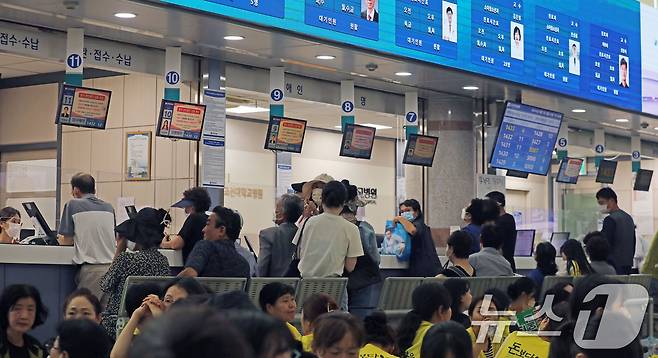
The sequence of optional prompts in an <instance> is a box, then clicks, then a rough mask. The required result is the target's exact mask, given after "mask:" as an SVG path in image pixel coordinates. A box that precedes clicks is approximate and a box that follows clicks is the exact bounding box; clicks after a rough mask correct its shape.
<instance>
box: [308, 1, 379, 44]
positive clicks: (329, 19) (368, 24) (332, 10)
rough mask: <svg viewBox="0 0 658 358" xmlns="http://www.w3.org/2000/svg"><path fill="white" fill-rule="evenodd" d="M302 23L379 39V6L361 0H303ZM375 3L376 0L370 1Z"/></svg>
mask: <svg viewBox="0 0 658 358" xmlns="http://www.w3.org/2000/svg"><path fill="white" fill-rule="evenodd" d="M305 1H306V10H305V15H304V23H306V24H307V25H311V26H316V27H321V28H323V29H329V30H332V31H338V32H342V33H345V34H350V35H354V36H358V37H363V38H366V39H370V40H377V39H379V8H378V7H377V6H375V7H374V8H373V9H372V10H371V11H370V12H369V11H368V9H367V4H366V3H367V2H368V1H364V2H363V3H364V5H365V6H362V1H361V0H305ZM372 3H375V4H377V1H372Z"/></svg>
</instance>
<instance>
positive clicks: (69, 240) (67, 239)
mask: <svg viewBox="0 0 658 358" xmlns="http://www.w3.org/2000/svg"><path fill="white" fill-rule="evenodd" d="M57 242H59V244H60V245H61V246H73V237H71V236H64V235H57Z"/></svg>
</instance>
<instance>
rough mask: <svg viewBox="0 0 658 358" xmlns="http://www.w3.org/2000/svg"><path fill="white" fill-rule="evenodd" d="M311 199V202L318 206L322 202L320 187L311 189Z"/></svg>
mask: <svg viewBox="0 0 658 358" xmlns="http://www.w3.org/2000/svg"><path fill="white" fill-rule="evenodd" d="M311 200H313V202H314V203H315V204H316V205H318V206H319V205H320V203H322V189H320V188H315V189H313V192H312V193H311Z"/></svg>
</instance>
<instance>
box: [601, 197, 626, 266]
mask: <svg viewBox="0 0 658 358" xmlns="http://www.w3.org/2000/svg"><path fill="white" fill-rule="evenodd" d="M596 200H597V201H598V203H599V206H600V210H601V213H602V214H609V215H608V216H607V217H606V218H605V219H603V229H602V230H601V235H603V237H605V238H606V239H607V240H608V243H609V244H610V256H609V257H608V261H610V263H612V265H613V266H614V267H615V270H617V274H618V275H630V274H631V268H632V267H633V256H634V255H635V223H634V222H633V218H632V217H631V216H630V215H628V213H626V212H625V211H624V210H621V209H620V208H619V205H618V203H617V193H615V191H614V190H612V189H610V188H603V189H601V190H599V191H598V192H597V193H596Z"/></svg>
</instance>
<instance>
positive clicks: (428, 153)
mask: <svg viewBox="0 0 658 358" xmlns="http://www.w3.org/2000/svg"><path fill="white" fill-rule="evenodd" d="M438 143H439V138H438V137H431V136H425V135H419V134H411V135H410V136H409V139H408V140H407V147H406V149H405V150H404V158H403V159H402V164H411V165H420V166H425V167H431V166H432V164H433V163H434V155H435V154H436V146H437V145H438Z"/></svg>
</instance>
